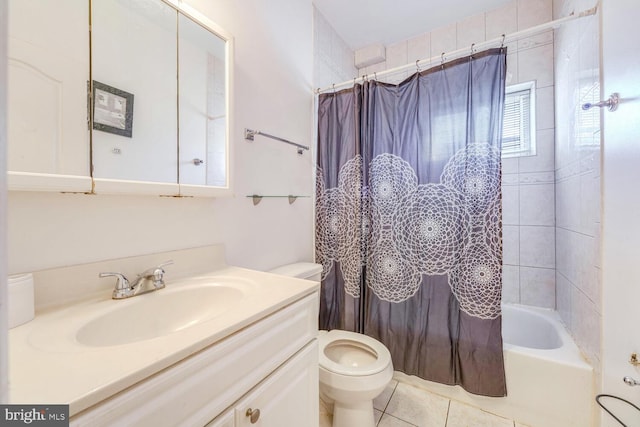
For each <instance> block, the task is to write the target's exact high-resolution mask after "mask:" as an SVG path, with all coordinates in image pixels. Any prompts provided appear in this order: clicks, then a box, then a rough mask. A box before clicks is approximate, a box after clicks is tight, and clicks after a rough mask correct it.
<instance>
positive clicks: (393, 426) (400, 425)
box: [378, 414, 413, 427]
mask: <svg viewBox="0 0 640 427" xmlns="http://www.w3.org/2000/svg"><path fill="white" fill-rule="evenodd" d="M378 427H413V424H409V423H407V422H405V421H402V420H400V419H398V418H396V417H392V416H391V415H388V414H384V415H383V416H382V419H381V420H380V422H379V423H378Z"/></svg>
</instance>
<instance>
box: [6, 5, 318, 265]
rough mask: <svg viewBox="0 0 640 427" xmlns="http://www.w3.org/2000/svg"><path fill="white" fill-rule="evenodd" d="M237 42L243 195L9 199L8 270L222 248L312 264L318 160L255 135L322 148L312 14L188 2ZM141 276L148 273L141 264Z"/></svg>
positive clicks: (237, 152)
mask: <svg viewBox="0 0 640 427" xmlns="http://www.w3.org/2000/svg"><path fill="white" fill-rule="evenodd" d="M188 3H190V4H191V5H192V6H193V7H195V8H196V9H198V10H199V11H201V12H203V13H204V14H205V15H207V16H209V17H210V18H211V19H212V20H213V21H215V22H216V23H218V24H219V25H220V26H222V27H223V28H225V29H226V30H227V31H228V32H230V33H231V34H232V35H233V36H234V38H235V72H234V77H235V93H234V95H233V115H234V116H233V123H234V125H233V133H234V138H233V140H232V141H231V145H232V146H233V150H234V158H233V163H232V167H233V170H232V173H233V178H234V184H235V189H234V190H235V196H234V197H233V198H230V199H215V200H212V199H198V198H159V197H150V196H149V197H133V196H106V195H93V196H89V195H74V194H55V193H53V194H45V193H26V192H22V193H20V192H12V193H10V195H9V212H8V220H9V233H8V242H9V272H10V273H18V272H27V271H34V270H41V269H45V268H51V267H56V266H65V265H74V264H80V263H86V262H92V261H99V260H104V259H112V258H118V257H123V256H130V255H140V254H148V253H154V252H159V251H164V250H167V249H169V250H171V249H181V248H189V247H195V246H201V245H206V244H212V243H225V244H226V246H227V254H228V261H229V262H230V263H231V264H235V265H240V266H246V267H251V268H256V269H266V268H270V267H274V266H276V265H279V264H283V263H287V262H293V261H297V260H307V261H310V260H312V258H313V251H312V238H313V216H312V205H313V199H312V198H301V199H298V201H296V202H295V203H294V204H293V205H289V204H288V203H287V199H286V198H284V199H264V200H263V201H262V202H261V203H260V204H259V205H258V206H255V207H254V206H253V204H252V203H251V199H248V198H246V197H245V196H246V195H248V194H254V193H259V194H265V195H285V196H286V195H288V194H296V195H305V196H310V195H311V191H312V160H311V159H312V155H311V153H309V152H305V154H304V155H303V156H299V155H298V154H297V153H296V151H295V149H294V148H292V147H291V146H288V145H285V144H282V143H278V142H276V141H272V140H269V139H265V138H261V137H256V140H255V141H254V142H253V143H248V142H246V141H244V139H243V136H242V135H243V132H242V130H243V128H245V127H249V128H253V129H259V130H263V131H265V132H268V133H272V134H275V135H278V136H281V137H283V138H287V139H291V140H293V141H296V142H299V143H302V144H305V145H311V146H313V142H312V140H311V138H312V137H311V135H312V106H313V103H312V99H313V98H312V82H311V78H312V52H313V50H312V37H313V34H312V29H311V23H312V6H311V2H310V1H299V0H272V1H270V2H268V3H267V2H263V1H260V0H245V1H242V2H238V1H233V0H221V1H217V2H210V1H206V0H189V1H188ZM140 267H141V268H144V267H147V266H140Z"/></svg>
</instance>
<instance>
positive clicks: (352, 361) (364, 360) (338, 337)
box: [318, 329, 391, 376]
mask: <svg viewBox="0 0 640 427" xmlns="http://www.w3.org/2000/svg"><path fill="white" fill-rule="evenodd" d="M337 347H343V348H352V350H353V352H352V355H353V356H355V357H350V356H349V355H347V356H345V357H342V358H341V360H340V362H342V363H340V362H339V361H336V360H335V359H336V358H335V355H334V354H332V349H334V348H337ZM318 348H319V364H320V366H321V367H322V368H324V369H326V370H328V371H331V372H334V373H336V374H340V375H350V376H351V375H352V376H362V375H374V374H377V373H378V372H381V371H382V370H384V369H385V368H386V367H387V366H388V365H389V364H390V363H391V354H390V353H389V350H388V349H387V347H385V346H384V344H382V343H381V342H380V341H378V340H376V339H374V338H371V337H369V336H367V335H363V334H358V333H355V332H348V331H341V330H337V329H334V330H332V331H329V332H327V333H325V334H321V335H320V336H319V337H318ZM350 353H351V352H350ZM358 353H359V354H358ZM330 355H331V356H330ZM332 356H334V357H333V358H334V360H332Z"/></svg>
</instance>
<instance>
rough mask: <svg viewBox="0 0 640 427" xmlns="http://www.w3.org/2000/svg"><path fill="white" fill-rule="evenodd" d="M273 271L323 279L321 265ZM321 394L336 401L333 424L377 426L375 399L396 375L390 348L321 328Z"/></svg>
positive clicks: (292, 265)
mask: <svg viewBox="0 0 640 427" xmlns="http://www.w3.org/2000/svg"><path fill="white" fill-rule="evenodd" d="M270 273H274V274H281V275H284V276H290V277H298V278H301V279H307V280H314V281H317V282H319V281H320V274H321V273H322V266H321V265H319V264H313V263H296V264H289V265H283V266H282V267H278V268H276V269H274V270H271V271H270ZM318 349H319V355H318V356H319V357H318V364H319V369H320V375H319V376H320V397H321V398H322V400H324V401H325V402H326V403H329V404H333V427H374V425H375V422H374V417H373V399H374V398H375V397H377V396H378V395H379V394H380V393H382V391H383V390H384V388H385V387H386V386H387V384H389V381H391V378H392V377H393V364H392V363H391V354H390V353H389V350H388V349H387V348H386V347H385V346H384V344H382V343H381V342H380V341H378V340H375V339H373V338H371V337H369V336H366V335H363V334H358V333H355V332H347V331H341V330H332V331H329V332H327V331H320V334H319V336H318Z"/></svg>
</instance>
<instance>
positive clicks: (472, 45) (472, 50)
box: [471, 43, 476, 56]
mask: <svg viewBox="0 0 640 427" xmlns="http://www.w3.org/2000/svg"><path fill="white" fill-rule="evenodd" d="M475 45H476V44H475V43H471V56H473V54H474V53H475V49H474V48H473V47H474V46H475Z"/></svg>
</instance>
